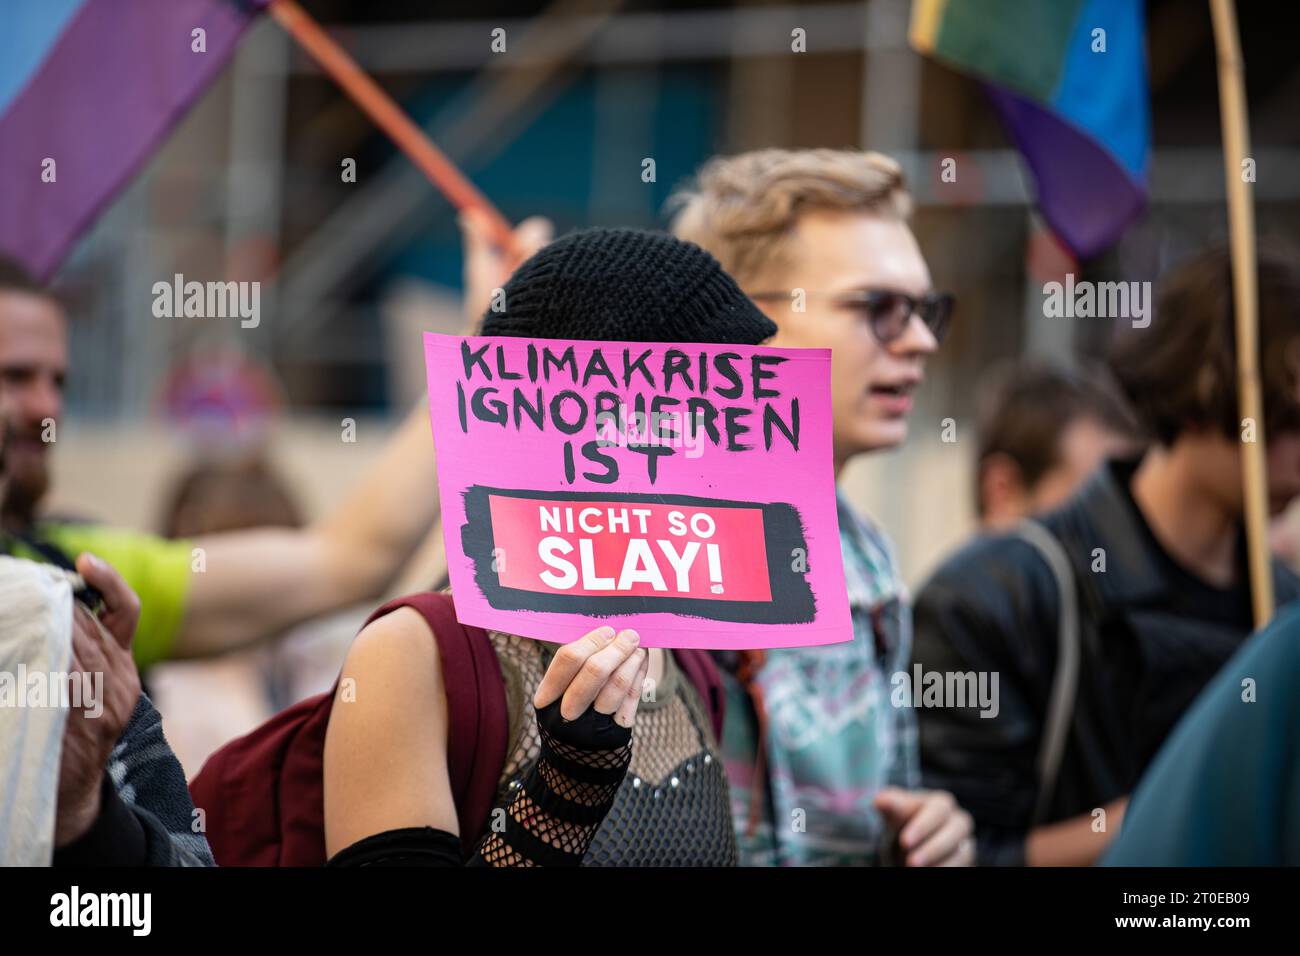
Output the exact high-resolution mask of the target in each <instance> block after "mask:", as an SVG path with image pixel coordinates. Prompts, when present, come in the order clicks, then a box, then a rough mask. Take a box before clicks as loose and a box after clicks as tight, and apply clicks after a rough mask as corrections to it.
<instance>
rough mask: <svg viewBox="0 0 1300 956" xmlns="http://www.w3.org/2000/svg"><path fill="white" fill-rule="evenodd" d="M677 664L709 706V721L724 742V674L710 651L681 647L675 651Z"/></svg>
mask: <svg viewBox="0 0 1300 956" xmlns="http://www.w3.org/2000/svg"><path fill="white" fill-rule="evenodd" d="M673 656H674V657H675V658H676V659H677V666H678V667H680V668H681V669H682V673H683V674H685V675H686V679H687V680H689V681H690V682H691V686H693V687H694V688H695V692H696V693H697V694H699V695H700V700H702V701H703V702H704V706H705V707H706V708H708V712H709V723H710V724H712V725H713V736H714V739H715V740H716V741H717V742H718V743H719V744H721V743H722V722H723V719H724V718H725V717H726V703H727V695H726V691H725V690H724V688H723V686H722V675H720V674H719V673H718V666H717V665H716V664H715V663H714V662H713V657H712V656H711V655H710V654H709V652H708V651H699V650H692V649H683V648H679V649H678V650H675V651H673Z"/></svg>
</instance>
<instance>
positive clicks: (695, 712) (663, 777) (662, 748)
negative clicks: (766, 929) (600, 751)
mask: <svg viewBox="0 0 1300 956" xmlns="http://www.w3.org/2000/svg"><path fill="white" fill-rule="evenodd" d="M489 637H490V638H491V640H492V646H493V648H494V649H495V650H496V653H497V660H498V661H500V663H501V673H502V675H503V676H504V678H505V681H506V695H507V700H508V701H509V702H510V707H511V711H510V715H509V719H510V736H509V739H510V740H511V745H510V748H509V750H508V752H507V754H506V762H505V765H504V767H503V768H502V772H501V788H500V792H499V794H498V801H497V804H498V805H504V804H505V803H508V802H509V801H510V799H511V798H512V796H513V791H514V790H515V789H517V788H518V786H519V783H520V781H521V780H522V779H523V778H524V776H525V775H526V774H527V773H528V771H529V770H530V769H531V768H532V766H533V765H534V764H535V763H536V762H537V759H538V755H539V753H540V749H541V741H540V740H539V738H538V731H537V722H536V721H535V720H534V718H533V693H534V691H536V689H537V685H538V684H539V683H540V682H541V679H542V675H543V674H544V673H545V672H546V667H547V665H548V664H549V663H550V659H551V656H552V655H553V654H554V650H555V648H554V645H552V644H547V643H546V642H544V641H534V640H529V639H527V638H522V637H516V636H513V635H508V634H501V633H499V632H496V631H490V632H489ZM735 865H736V838H735V833H734V832H733V830H732V822H731V807H730V796H729V794H728V791H727V778H726V774H725V772H724V769H723V765H722V759H721V757H720V756H719V751H718V744H717V741H715V740H714V739H713V730H712V727H711V726H710V725H709V720H708V715H707V713H706V712H705V709H704V705H703V703H702V702H701V700H700V698H699V695H698V694H697V693H696V691H695V688H694V687H693V686H691V683H690V681H688V680H686V679H685V678H684V677H683V676H682V675H681V672H680V671H679V670H678V668H677V666H676V662H675V661H674V659H673V656H672V654H671V653H669V654H666V655H665V658H664V674H663V678H662V679H661V680H660V682H659V684H658V686H657V687H655V688H654V695H653V699H649V700H647V699H645V697H644V695H643V699H642V701H641V704H640V706H639V707H638V708H637V714H636V723H635V725H634V726H633V729H632V763H631V766H630V767H629V769H628V772H627V776H626V778H624V780H623V783H622V785H621V786H620V788H619V791H618V794H617V796H616V797H615V799H614V805H613V807H612V808H611V809H610V811H609V813H608V815H607V816H606V817H605V819H604V821H603V822H602V823H601V825H600V829H599V831H597V833H596V836H595V838H594V839H593V840H592V842H591V846H590V847H589V848H588V850H587V855H586V856H585V857H584V858H583V866H735Z"/></svg>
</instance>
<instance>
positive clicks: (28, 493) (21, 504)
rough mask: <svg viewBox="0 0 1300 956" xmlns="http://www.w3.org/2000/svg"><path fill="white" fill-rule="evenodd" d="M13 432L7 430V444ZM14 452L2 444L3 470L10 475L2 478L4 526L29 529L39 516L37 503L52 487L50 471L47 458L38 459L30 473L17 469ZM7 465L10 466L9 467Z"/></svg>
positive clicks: (0, 468)
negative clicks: (38, 461)
mask: <svg viewBox="0 0 1300 956" xmlns="http://www.w3.org/2000/svg"><path fill="white" fill-rule="evenodd" d="M12 436H13V430H12V429H6V430H5V441H4V442H2V443H0V446H7V445H8V444H9V441H10V439H11V437H12ZM13 465H14V456H13V454H12V452H11V450H10V449H8V448H5V447H0V474H2V475H4V477H5V478H7V479H8V481H7V482H0V489H3V493H2V494H0V526H3V527H4V528H6V529H8V530H10V531H26V530H27V529H28V528H30V527H31V526H32V523H33V522H34V521H35V519H36V506H37V505H38V504H40V501H41V499H42V498H44V497H45V492H46V491H47V490H48V489H49V487H50V474H49V471H48V470H47V469H46V467H45V463H44V462H40V463H38V464H37V465H36V466H35V467H34V468H32V469H31V470H30V473H28V474H21V473H14V472H13V471H12V470H10V469H12V468H13ZM6 466H7V467H6Z"/></svg>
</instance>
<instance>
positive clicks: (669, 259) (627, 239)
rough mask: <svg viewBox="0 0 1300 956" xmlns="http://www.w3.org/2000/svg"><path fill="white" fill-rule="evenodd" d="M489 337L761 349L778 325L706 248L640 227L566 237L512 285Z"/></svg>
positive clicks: (488, 323) (486, 329) (487, 324)
mask: <svg viewBox="0 0 1300 956" xmlns="http://www.w3.org/2000/svg"><path fill="white" fill-rule="evenodd" d="M504 291H505V296H504V298H505V302H504V307H503V309H502V311H500V312H496V311H493V310H492V309H489V310H488V311H487V312H485V313H484V314H483V328H482V334H483V335H516V336H529V337H533V338H541V339H590V340H593V341H606V342H619V341H623V342H719V343H725V344H734V345H758V344H759V343H760V342H762V341H764V340H765V339H768V338H771V337H772V336H773V335H775V334H776V325H774V324H773V322H772V320H771V319H769V318H768V317H767V316H765V315H764V314H763V313H762V312H760V311H759V309H758V307H757V306H755V305H754V303H753V302H751V301H750V300H749V298H748V297H747V296H746V295H745V293H743V292H741V291H740V287H739V286H738V285H736V282H735V280H734V279H732V278H731V276H729V275H727V273H725V272H723V271H722V266H721V265H719V264H718V260H716V259H714V258H713V256H711V255H709V253H707V252H705V251H704V250H703V249H701V248H700V247H699V246H697V245H695V244H694V243H691V242H684V241H683V240H681V239H674V238H673V237H672V236H669V235H666V234H664V233H657V232H644V231H642V230H638V229H584V230H582V231H581V232H574V233H570V234H569V235H567V236H563V237H562V238H560V239H556V240H555V241H554V242H552V243H551V244H550V245H548V246H546V247H545V248H543V249H542V250H541V251H540V252H538V253H537V254H536V255H535V256H533V257H532V258H531V259H529V260H528V261H527V262H525V263H524V264H523V265H521V266H520V267H519V268H518V269H517V270H515V274H514V275H512V276H511V277H510V280H509V281H508V282H507V283H506V284H505V288H504Z"/></svg>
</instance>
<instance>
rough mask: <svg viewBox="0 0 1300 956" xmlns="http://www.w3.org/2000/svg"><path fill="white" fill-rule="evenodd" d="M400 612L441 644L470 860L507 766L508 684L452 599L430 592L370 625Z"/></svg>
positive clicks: (451, 768)
mask: <svg viewBox="0 0 1300 956" xmlns="http://www.w3.org/2000/svg"><path fill="white" fill-rule="evenodd" d="M399 607H409V608H411V609H412V610H414V611H416V612H418V613H419V614H420V615H421V616H422V617H423V618H424V620H425V622H426V623H427V624H428V625H429V628H430V630H432V631H433V634H434V637H435V638H436V639H437V641H438V657H439V665H440V667H441V669H442V679H443V686H444V688H445V689H446V693H447V719H448V722H449V724H450V727H451V733H449V734H448V735H447V771H448V774H449V775H450V777H451V788H452V795H453V796H454V798H455V800H456V813H457V816H458V817H459V819H460V835H461V848H462V850H463V851H464V853H465V854H466V856H468V855H469V854H471V853H473V852H474V849H475V847H477V846H478V841H479V838H480V837H481V836H482V835H483V831H484V830H486V829H487V825H488V818H489V816H490V815H491V813H492V807H493V804H494V803H495V801H496V793H497V783H498V781H499V779H500V777H501V768H502V767H503V766H504V765H505V761H506V745H507V737H508V718H507V712H506V691H505V680H504V679H503V678H502V676H501V666H500V664H499V662H498V661H497V655H496V652H495V651H494V650H493V649H492V642H491V641H490V640H489V639H488V636H487V632H486V631H484V630H483V629H482V628H480V627H466V626H465V625H463V624H461V623H460V621H458V620H457V619H456V605H455V604H454V603H453V602H452V596H451V595H450V594H443V593H432V592H426V593H422V594H412V595H408V596H406V597H401V598H398V599H397V600H395V601H389V602H388V603H387V604H385V605H384V606H383V607H381V608H379V610H377V611H375V613H374V614H372V615H371V616H370V619H369V620H367V621H366V623H367V624H369V623H370V621H373V620H375V619H376V618H378V617H382V616H383V615H385V614H388V613H390V612H391V611H394V610H396V609H397V608H399Z"/></svg>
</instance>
